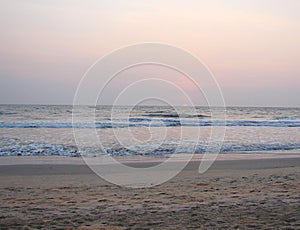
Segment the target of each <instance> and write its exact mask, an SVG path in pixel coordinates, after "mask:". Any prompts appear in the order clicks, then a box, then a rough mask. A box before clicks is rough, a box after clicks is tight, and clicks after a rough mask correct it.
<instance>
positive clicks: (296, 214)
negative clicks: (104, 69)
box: [0, 157, 300, 229]
mask: <svg viewBox="0 0 300 230" xmlns="http://www.w3.org/2000/svg"><path fill="white" fill-rule="evenodd" d="M262 158H263V157H262ZM27 159H30V158H27ZM32 159H33V158H31V160H27V162H25V163H24V164H21V163H20V162H19V161H18V160H16V159H15V158H2V160H1V159H0V163H1V162H2V165H0V180H1V183H0V197H1V204H0V207H1V213H0V228H1V229H5V228H10V229H11V228H12V229H15V228H20V229H30V228H32V229H35V228H46V229H53V228H60V229H76V228H78V229H199V228H200V229H224V228H226V229H249V228H255V229H256V228H262V229H299V228H300V207H299V204H300V158H299V157H289V158H281V159H280V158H270V157H268V158H265V159H251V158H249V159H243V160H240V159H239V158H230V157H229V158H228V159H230V160H224V159H223V160H222V159H221V160H218V161H216V162H215V163H214V164H213V166H212V167H211V168H210V169H209V170H208V171H207V172H206V173H205V174H202V175H200V174H198V171H197V169H198V165H199V162H198V161H197V159H196V160H193V161H192V162H191V163H190V164H189V165H188V166H187V167H186V168H185V170H184V171H182V172H181V173H180V174H179V175H178V176H176V177H175V178H173V179H172V180H170V181H168V182H166V183H164V184H162V185H159V186H155V187H151V188H142V189H130V188H123V187H119V186H116V185H113V184H110V183H108V182H106V181H104V180H102V179H100V178H99V177H98V176H97V175H95V174H94V173H93V172H92V171H91V170H90V169H89V168H88V167H87V166H86V165H84V164H83V163H82V160H78V159H73V161H72V160H70V161H68V164H64V163H63V162H64V161H63V160H62V161H60V160H57V159H56V160H53V159H55V158H44V160H41V159H39V158H38V159H37V158H36V159H35V160H32ZM59 159H61V158H59ZM21 162H22V160H21ZM54 162H58V163H54ZM65 162H66V161H65ZM14 163H15V164H14ZM130 164H131V165H132V166H134V167H142V166H143V164H149V163H141V162H132V163H130Z"/></svg>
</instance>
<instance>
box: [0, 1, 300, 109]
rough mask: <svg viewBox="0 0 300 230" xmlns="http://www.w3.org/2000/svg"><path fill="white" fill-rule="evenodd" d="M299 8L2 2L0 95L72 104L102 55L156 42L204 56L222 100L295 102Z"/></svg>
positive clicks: (299, 72) (299, 82)
mask: <svg viewBox="0 0 300 230" xmlns="http://www.w3.org/2000/svg"><path fill="white" fill-rule="evenodd" d="M299 11H300V1H299V0H226V1H225V0H219V1H217V0H210V1H208V0H207V1H201V0H184V1H179V0H165V1H159V0H149V1H141V0H130V1H125V0H90V1H79V0H43V1H40V0H26V1H23V0H19V1H16V0H1V2H0V18H1V20H0V28H1V32H0V33H1V34H0V103H39V104H71V103H72V101H73V96H74V93H75V90H76V87H77V84H78V82H79V81H80V79H81V77H82V76H83V74H84V73H85V71H86V70H87V68H88V67H89V66H90V65H91V64H93V63H94V61H95V60H97V59H98V58H99V57H101V56H103V55H105V54H107V53H109V52H110V51H112V50H115V49H117V48H120V47H122V46H127V45H129V44H133V43H140V42H162V43H167V44H171V45H174V46H178V47H181V48H184V49H186V50H188V51H189V52H191V53H192V54H193V55H195V56H196V57H198V58H200V59H201V60H203V61H204V63H205V64H206V65H208V66H209V68H210V69H211V70H212V72H213V73H214V75H215V78H216V80H217V81H218V83H219V85H220V86H221V89H222V91H223V94H224V97H225V102H226V104H227V105H231V106H232V105H241V106H297V107H299V106H300V14H299ZM182 84H183V85H184V83H182Z"/></svg>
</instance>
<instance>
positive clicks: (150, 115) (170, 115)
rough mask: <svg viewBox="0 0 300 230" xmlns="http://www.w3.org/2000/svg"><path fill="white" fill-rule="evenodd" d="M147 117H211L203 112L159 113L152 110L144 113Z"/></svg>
mask: <svg viewBox="0 0 300 230" xmlns="http://www.w3.org/2000/svg"><path fill="white" fill-rule="evenodd" d="M144 116H146V117H166V118H206V117H210V116H208V115H203V114H178V113H158V112H152V113H147V114H144Z"/></svg>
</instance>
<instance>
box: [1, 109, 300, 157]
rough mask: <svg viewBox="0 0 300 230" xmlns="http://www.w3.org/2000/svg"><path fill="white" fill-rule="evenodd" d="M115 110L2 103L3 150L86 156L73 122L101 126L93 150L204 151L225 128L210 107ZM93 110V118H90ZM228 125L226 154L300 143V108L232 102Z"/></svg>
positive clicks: (4, 152) (78, 126)
mask: <svg viewBox="0 0 300 230" xmlns="http://www.w3.org/2000/svg"><path fill="white" fill-rule="evenodd" d="M111 111H112V107H111V106H97V107H92V106H82V107H80V108H79V109H77V110H76V117H79V118H80V121H78V120H76V122H75V123H74V124H73V123H72V112H73V108H72V106H54V105H0V156H49V155H56V156H74V157H77V156H80V151H79V150H78V148H77V146H76V142H75V139H74V134H73V128H75V129H79V130H82V131H83V132H85V133H87V134H88V133H90V132H91V131H92V130H94V129H96V133H97V135H98V139H99V141H100V142H101V144H102V148H101V149H99V146H98V145H97V144H95V143H89V140H88V138H87V140H86V151H87V152H89V155H90V156H97V155H98V154H108V155H140V154H142V155H161V154H170V153H178V154H180V153H189V152H193V151H195V152H196V153H203V152H205V151H207V149H206V147H207V143H208V142H209V141H210V139H209V137H210V133H211V129H212V127H214V128H217V129H218V128H219V129H222V128H224V122H223V121H221V120H217V119H212V117H211V110H210V109H209V108H208V107H197V108H196V109H195V110H191V109H190V108H186V107H176V109H174V108H171V107H163V106H138V107H134V108H133V109H132V110H131V108H129V107H126V106H120V107H114V116H113V117H111ZM191 111H192V112H191ZM91 112H93V113H94V114H95V122H92V123H91V122H87V120H88V119H85V118H86V117H87V116H88V115H89V114H90V113H91ZM128 114H129V116H128ZM225 127H226V133H225V136H224V141H223V144H222V147H221V153H224V154H225V153H232V152H233V153H251V152H258V151H259V152H261V151H262V152H266V153H267V152H270V151H271V152H273V151H282V154H284V153H285V151H291V150H299V149H300V108H261V107H260V108H248V107H229V108H226V124H225ZM195 141H197V145H196V146H193V144H194V143H195ZM182 143H184V144H183V145H182ZM189 143H191V144H189ZM179 146H180V148H179ZM192 147H195V148H192Z"/></svg>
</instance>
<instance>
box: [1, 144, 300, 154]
mask: <svg viewBox="0 0 300 230" xmlns="http://www.w3.org/2000/svg"><path fill="white" fill-rule="evenodd" d="M155 146H156V145H151V144H148V145H137V146H131V147H129V148H125V147H113V148H105V153H104V154H105V155H110V156H133V155H164V154H173V153H177V154H180V153H196V154H197V153H198V154H200V153H205V152H206V146H207V145H206V144H205V143H204V144H201V145H198V146H196V148H193V147H191V146H189V145H183V146H178V145H177V144H176V143H174V142H172V143H164V144H162V145H160V146H159V147H157V148H155ZM296 149H300V143H281V144H280V143H269V144H260V143H259V144H255V143H254V144H228V143H225V144H223V146H222V148H221V150H220V153H224V154H226V153H241V154H242V153H249V152H250V153H251V152H257V151H278V150H296ZM83 151H84V152H85V154H84V155H85V156H90V157H94V156H99V153H101V154H102V155H103V151H102V150H100V149H97V148H93V147H89V148H86V149H85V150H83ZM0 156H70V157H80V156H81V155H80V152H79V150H78V149H77V147H76V146H66V145H62V144H46V143H23V144H15V145H7V146H1V147H0Z"/></svg>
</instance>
